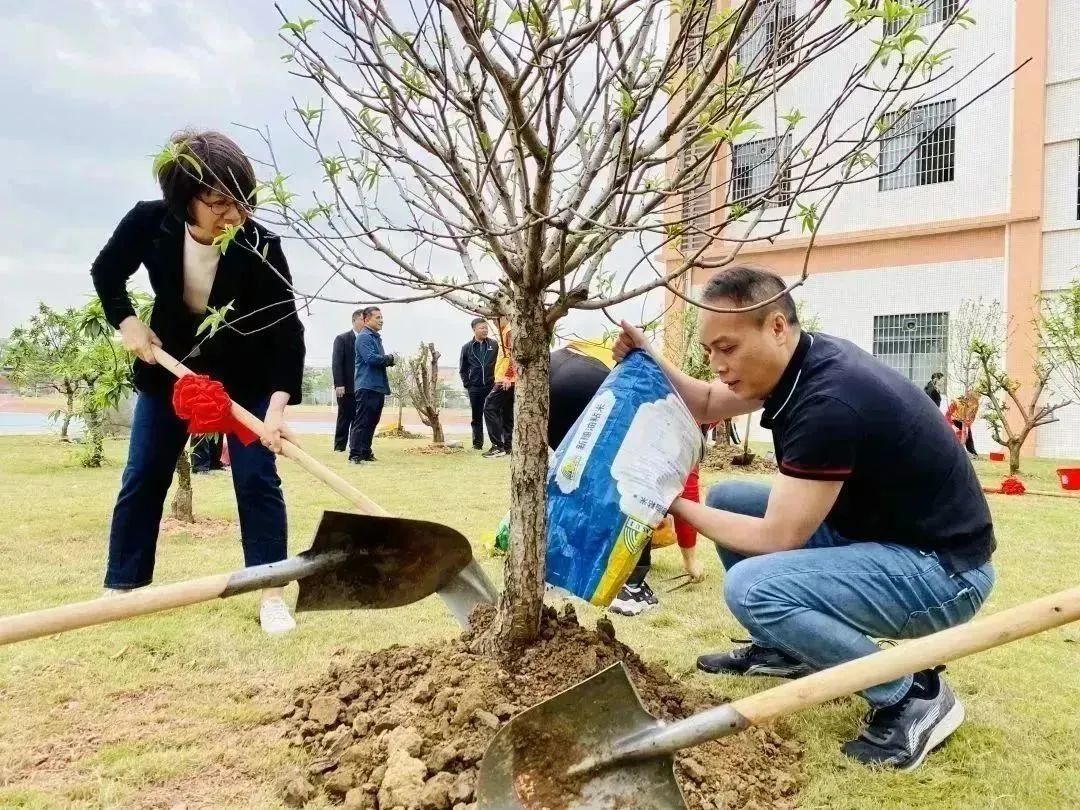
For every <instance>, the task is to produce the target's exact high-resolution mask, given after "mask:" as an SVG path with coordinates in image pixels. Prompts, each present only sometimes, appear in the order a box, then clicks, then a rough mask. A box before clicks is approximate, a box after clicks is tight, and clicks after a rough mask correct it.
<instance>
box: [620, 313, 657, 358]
mask: <svg viewBox="0 0 1080 810" xmlns="http://www.w3.org/2000/svg"><path fill="white" fill-rule="evenodd" d="M619 326H620V327H621V328H622V331H621V332H620V333H619V337H618V338H617V339H616V340H615V345H613V346H612V347H611V354H612V355H613V356H614V357H615V362H616V363H621V362H622V361H623V360H624V359H626V355H628V354H630V352H632V351H633V350H634V349H643V350H645V351H647V352H649V353H650V354H651V353H652V346H651V345H650V344H649V341H648V339H647V338H646V337H645V333H644V332H643V331H641V329H639V328H638V327H636V326H633V325H632V324H629V323H627V322H626V321H623V322H622V323H620V324H619Z"/></svg>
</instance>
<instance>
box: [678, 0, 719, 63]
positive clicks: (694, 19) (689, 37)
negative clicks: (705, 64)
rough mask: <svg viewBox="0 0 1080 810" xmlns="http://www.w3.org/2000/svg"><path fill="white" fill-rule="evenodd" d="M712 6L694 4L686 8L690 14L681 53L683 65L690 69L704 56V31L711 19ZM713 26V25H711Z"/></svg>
mask: <svg viewBox="0 0 1080 810" xmlns="http://www.w3.org/2000/svg"><path fill="white" fill-rule="evenodd" d="M711 12H712V8H711V7H710V6H708V5H706V6H702V5H700V4H695V5H693V6H689V7H688V8H687V11H686V13H687V14H689V15H690V19H689V21H688V22H687V31H686V51H685V52H684V54H683V67H685V68H686V69H687V70H692V69H693V68H695V67H697V66H698V65H699V64H700V63H701V62H702V61H703V60H704V58H705V33H706V31H707V30H708V28H709V23H710V22H712V20H713V15H712V14H711ZM713 27H714V28H715V25H714V26H713Z"/></svg>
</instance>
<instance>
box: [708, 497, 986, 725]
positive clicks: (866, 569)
mask: <svg viewBox="0 0 1080 810" xmlns="http://www.w3.org/2000/svg"><path fill="white" fill-rule="evenodd" d="M768 502H769V487H768V485H765V484H758V483H749V482H742V481H729V482H725V483H722V484H718V485H717V486H714V487H713V488H712V489H710V490H709V495H708V499H707V500H706V503H707V504H708V505H709V506H711V507H713V508H715V509H724V510H726V511H729V512H737V513H739V514H743V515H753V516H755V517H761V516H763V515H764V514H765V507H766V506H767V505H768ZM720 559H721V560H722V561H723V563H724V568H726V569H727V574H726V577H725V580H724V598H725V599H726V600H727V604H728V608H729V609H730V610H731V612H732V613H733V614H735V617H736V618H737V619H738V620H739V622H740V623H742V625H743V627H745V628H746V629H747V630H748V631H749V632H750V636H751V638H752V640H753V641H754V643H755V644H759V645H761V646H762V647H769V648H772V649H776V650H780V651H782V652H784V653H787V654H788V655H789V656H791V657H792V658H795V659H797V660H799V661H801V662H803V663H805V664H808V665H810V666H811V667H812V668H813V669H815V670H818V669H826V668H828V667H831V666H834V665H836V664H840V663H843V662H844V661H850V660H852V659H854V658H859V657H861V656H863V655H869V654H870V653H873V652H876V651H877V650H878V646H877V644H876V643H875V642H874V641H872V640H871V638H888V639H902V638H918V637H920V636H926V635H929V634H930V633H934V632H937V631H938V630H945V629H946V628H949V627H953V626H955V625H958V624H962V623H963V622H966V621H968V620H969V619H971V617H972V616H974V615H975V613H976V612H977V611H978V610H979V608H980V607H981V606H982V604H983V602H984V601H985V600H986V597H987V596H988V595H989V594H990V591H991V590H992V589H993V587H994V568H993V566H992V565H991V564H990V563H986V564H984V565H982V566H980V567H979V568H975V569H972V570H970V571H965V572H963V573H962V574H951V573H949V571H947V570H946V569H945V568H943V567H942V565H941V563H940V562H939V560H938V558H937V555H936V554H934V553H932V552H922V551H919V550H918V549H915V548H911V547H909V546H901V545H897V544H893V543H865V542H856V541H853V540H850V539H848V538H845V537H841V536H840V535H839V534H837V533H836V532H835V531H833V530H832V529H830V528H829V527H828V526H826V525H822V526H821V527H819V528H818V530H817V531H816V532H814V534H813V536H812V537H811V538H810V541H809V542H808V543H807V544H806V546H805V548H801V549H797V550H795V551H781V552H776V553H773V554H763V555H761V556H756V557H744V556H742V555H739V554H735V553H734V552H730V551H725V550H722V549H721V550H720ZM910 686H911V676H910V675H908V676H905V677H903V678H901V679H899V680H896V681H890V682H888V683H883V684H881V685H879V686H875V687H873V688H871V689H867V690H866V691H864V692H862V695H863V697H865V698H866V700H867V701H869V703H870V705H871V706H874V707H882V706H891V705H893V704H894V703H896V702H898V701H899V700H900V699H901V698H903V696H904V695H905V694H906V692H907V691H908V689H909V688H910Z"/></svg>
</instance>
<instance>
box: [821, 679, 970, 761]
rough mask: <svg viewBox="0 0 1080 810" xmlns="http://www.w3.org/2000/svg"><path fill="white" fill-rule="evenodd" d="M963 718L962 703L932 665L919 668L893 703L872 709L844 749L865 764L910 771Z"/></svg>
mask: <svg viewBox="0 0 1080 810" xmlns="http://www.w3.org/2000/svg"><path fill="white" fill-rule="evenodd" d="M963 722H964V704H962V703H961V702H960V701H959V700H957V699H956V695H954V694H953V691H952V689H950V688H949V685H948V684H947V683H945V681H944V680H942V678H941V676H940V675H938V673H937V672H936V671H934V670H932V669H928V670H926V671H925V672H920V673H918V674H917V675H916V676H915V682H914V683H913V684H912V686H911V690H910V691H909V692H908V693H907V696H906V697H905V698H904V699H903V700H901V701H900V702H899V703H897V704H896V705H895V706H887V707H886V708H884V709H874V710H873V711H871V712H870V713H869V714H868V715H867V716H866V720H865V721H864V725H863V729H862V731H861V732H860V733H859V736H858V737H857V738H855V739H854V740H852V741H851V742H848V743H844V748H843V751H844V753H845V754H847V755H848V756H849V757H851V758H852V759H855V760H858V761H859V762H861V763H863V764H864V765H882V766H885V767H889V768H896V769H898V770H901V771H913V770H915V769H916V768H918V767H919V766H920V765H922V763H923V760H925V759H926V755H927V754H929V753H930V752H931V751H932V750H934V749H935V748H937V747H938V746H939V745H941V744H942V743H943V742H945V739H946V738H947V737H948V736H949V735H950V734H952V733H953V732H954V731H956V729H958V728H959V727H960V724H961V723H963Z"/></svg>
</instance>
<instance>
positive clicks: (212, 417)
mask: <svg viewBox="0 0 1080 810" xmlns="http://www.w3.org/2000/svg"><path fill="white" fill-rule="evenodd" d="M172 404H173V410H174V411H176V415H177V416H179V417H180V418H181V419H183V420H184V421H185V422H187V423H188V433H192V434H203V433H231V434H233V435H234V436H236V437H237V438H238V439H240V441H241V442H243V443H244V444H251V443H252V442H253V441H255V440H256V439H257V438H258V436H256V435H255V434H254V433H252V432H251V431H250V430H248V429H247V428H246V427H244V426H243V425H242V424H240V423H239V422H237V421H236V418H235V417H234V416H233V415H232V400H231V399H229V395H228V394H227V393H226V392H225V386H224V385H222V384H221V383H219V382H218V381H217V380H213V379H211V378H210V377H207V376H206V375H205V374H188V375H186V376H184V377H181V378H180V379H179V380H177V381H176V385H175V386H173V398H172Z"/></svg>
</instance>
